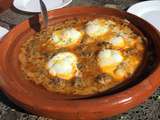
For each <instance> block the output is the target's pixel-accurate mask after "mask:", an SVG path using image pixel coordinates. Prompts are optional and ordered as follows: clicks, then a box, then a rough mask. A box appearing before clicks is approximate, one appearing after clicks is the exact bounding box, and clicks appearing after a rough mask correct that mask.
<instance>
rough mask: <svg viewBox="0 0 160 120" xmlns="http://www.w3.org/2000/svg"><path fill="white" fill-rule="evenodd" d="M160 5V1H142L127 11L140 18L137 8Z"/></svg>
mask: <svg viewBox="0 0 160 120" xmlns="http://www.w3.org/2000/svg"><path fill="white" fill-rule="evenodd" d="M155 3H156V4H160V0H149V1H142V2H138V3H136V4H134V5H132V6H130V7H129V8H128V9H127V12H129V13H132V14H135V15H137V16H139V14H138V13H137V7H141V6H145V5H146V4H155ZM159 9H160V8H159Z"/></svg>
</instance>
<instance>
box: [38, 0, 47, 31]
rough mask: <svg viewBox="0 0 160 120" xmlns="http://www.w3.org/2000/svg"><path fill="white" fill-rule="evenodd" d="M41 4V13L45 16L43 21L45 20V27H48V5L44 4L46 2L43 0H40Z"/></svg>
mask: <svg viewBox="0 0 160 120" xmlns="http://www.w3.org/2000/svg"><path fill="white" fill-rule="evenodd" d="M39 3H40V6H41V13H42V16H43V21H44V25H45V28H47V27H48V12H47V8H46V5H45V4H44V2H43V1H42V0H39Z"/></svg>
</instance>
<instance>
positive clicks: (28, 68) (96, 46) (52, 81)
mask: <svg viewBox="0 0 160 120" xmlns="http://www.w3.org/2000/svg"><path fill="white" fill-rule="evenodd" d="M144 53H145V42H144V41H143V35H141V34H137V32H136V31H135V30H133V29H132V27H131V26H130V23H129V22H128V21H126V20H122V19H120V18H117V17H99V18H90V17H83V18H72V19H69V20H64V21H63V23H57V24H55V25H53V26H50V27H49V28H48V29H47V31H46V30H45V29H43V30H42V31H41V32H39V33H36V34H34V35H33V36H31V37H30V38H29V39H27V40H26V41H25V42H24V44H23V45H22V47H21V49H20V53H19V61H20V68H21V71H22V73H23V76H24V78H25V80H31V81H33V82H34V83H35V84H37V85H42V86H43V87H44V88H46V89H47V90H48V91H51V92H58V93H62V94H71V95H91V94H96V93H99V92H104V91H106V90H108V89H110V88H113V87H115V86H117V85H118V84H120V83H122V82H124V81H127V80H130V78H131V77H132V76H133V75H134V74H135V72H136V70H137V69H138V67H139V66H140V64H141V62H142V61H143V58H144Z"/></svg>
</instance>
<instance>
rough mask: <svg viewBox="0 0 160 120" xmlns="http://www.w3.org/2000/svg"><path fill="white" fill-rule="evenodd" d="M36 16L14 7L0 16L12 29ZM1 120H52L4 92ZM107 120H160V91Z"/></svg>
mask: <svg viewBox="0 0 160 120" xmlns="http://www.w3.org/2000/svg"><path fill="white" fill-rule="evenodd" d="M139 1H140V0H73V2H72V3H71V4H70V5H69V6H80V5H81V6H82V5H83V6H91V5H92V6H107V7H117V8H119V9H123V10H126V9H127V8H128V7H129V6H131V5H132V4H134V3H136V2H139ZM33 15H34V14H30V13H23V12H20V11H18V10H16V9H15V8H14V7H10V8H9V9H7V10H5V11H3V12H2V13H1V14H0V25H1V26H3V27H6V28H7V29H11V28H12V27H14V26H15V25H16V24H19V23H20V22H22V21H23V20H25V19H27V18H30V17H32V16H33ZM137 92H138V91H137ZM0 120H51V119H48V118H45V117H41V116H36V115H33V114H31V113H28V112H26V111H25V110H23V109H22V108H20V107H18V106H16V105H15V104H14V103H12V102H11V101H10V100H9V99H8V98H7V97H6V96H5V95H4V94H3V93H2V92H0ZM105 120H160V89H158V90H157V91H156V92H155V93H154V94H153V95H152V96H151V97H150V98H149V99H148V100H147V101H145V102H144V103H143V104H141V105H139V106H137V107H136V108H134V109H131V110H129V111H128V112H126V113H123V114H120V115H117V116H114V117H112V118H106V119H105Z"/></svg>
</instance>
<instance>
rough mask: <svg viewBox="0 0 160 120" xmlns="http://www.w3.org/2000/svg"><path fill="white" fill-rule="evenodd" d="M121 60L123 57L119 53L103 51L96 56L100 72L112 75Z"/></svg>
mask: <svg viewBox="0 0 160 120" xmlns="http://www.w3.org/2000/svg"><path fill="white" fill-rule="evenodd" d="M123 59H124V58H123V55H122V53H121V52H120V51H118V50H111V49H104V50H102V51H100V52H99V54H98V65H99V67H100V69H101V70H102V72H104V73H108V74H111V75H112V74H113V71H114V70H115V69H116V67H117V66H118V65H119V64H120V63H121V62H122V61H123Z"/></svg>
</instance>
